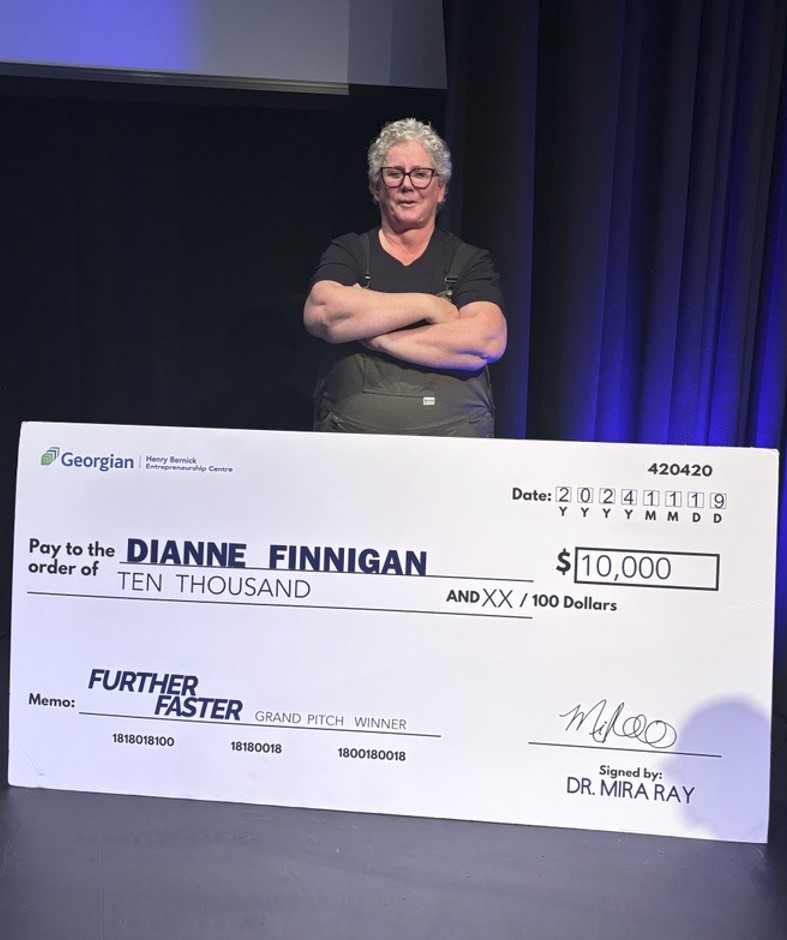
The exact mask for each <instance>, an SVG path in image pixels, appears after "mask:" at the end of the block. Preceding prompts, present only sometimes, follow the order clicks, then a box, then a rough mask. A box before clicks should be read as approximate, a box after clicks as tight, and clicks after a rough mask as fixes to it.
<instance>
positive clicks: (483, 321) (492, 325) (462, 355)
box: [366, 304, 506, 371]
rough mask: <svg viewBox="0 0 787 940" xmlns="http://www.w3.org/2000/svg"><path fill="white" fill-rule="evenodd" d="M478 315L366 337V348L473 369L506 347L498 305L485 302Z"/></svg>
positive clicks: (447, 366)
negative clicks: (367, 338)
mask: <svg viewBox="0 0 787 940" xmlns="http://www.w3.org/2000/svg"><path fill="white" fill-rule="evenodd" d="M483 308H484V309H483V310H482V311H481V312H479V313H478V314H477V315H469V316H464V317H460V318H459V319H457V320H452V321H450V322H448V323H435V324H426V325H424V326H418V327H414V328H413V329H403V330H396V331H393V332H390V333H385V334H383V335H381V336H376V337H373V338H371V339H369V340H367V342H366V345H367V346H368V348H369V349H373V350H376V351H377V352H384V353H386V354H387V355H389V356H393V357H394V358H396V359H401V360H402V361H404V362H411V363H414V364H416V365H421V366H426V367H427V368H432V369H458V370H462V371H476V370H478V369H482V368H483V367H484V366H485V365H487V364H488V363H491V362H496V361H497V360H498V359H499V358H500V357H501V356H502V355H503V352H504V351H505V347H506V325H505V320H504V318H503V315H502V313H501V312H500V309H499V308H498V307H497V306H495V305H493V304H484V305H483Z"/></svg>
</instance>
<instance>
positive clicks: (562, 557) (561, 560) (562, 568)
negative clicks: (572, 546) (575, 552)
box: [555, 548, 571, 574]
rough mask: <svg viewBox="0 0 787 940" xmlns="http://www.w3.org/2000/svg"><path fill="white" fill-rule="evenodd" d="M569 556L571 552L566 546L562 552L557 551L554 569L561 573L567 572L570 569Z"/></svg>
mask: <svg viewBox="0 0 787 940" xmlns="http://www.w3.org/2000/svg"><path fill="white" fill-rule="evenodd" d="M570 558H571V552H569V550H568V549H567V548H564V549H563V551H562V552H559V553H558V556H557V564H556V565H555V568H556V570H557V571H559V572H560V573H561V574H568V573H569V571H570V570H571V562H570V561H569V559H570Z"/></svg>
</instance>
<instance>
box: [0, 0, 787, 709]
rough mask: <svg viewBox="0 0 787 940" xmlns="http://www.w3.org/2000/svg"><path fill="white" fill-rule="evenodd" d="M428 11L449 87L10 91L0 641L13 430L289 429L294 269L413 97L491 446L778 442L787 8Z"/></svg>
mask: <svg viewBox="0 0 787 940" xmlns="http://www.w3.org/2000/svg"><path fill="white" fill-rule="evenodd" d="M445 11H446V27H447V47H448V64H449V88H448V94H447V96H445V97H444V96H442V95H441V94H439V93H435V92H427V91H422V92H418V91H413V90H400V91H399V92H392V91H386V92H382V91H377V90H374V89H360V88H356V89H353V90H352V94H351V95H350V96H349V97H348V98H346V99H338V98H328V97H327V96H304V95H294V94H292V95H282V94H280V95H272V94H265V93H262V92H259V93H253V92H240V91H236V92H230V91H223V92H219V91H215V90H213V91H211V90H207V89H203V90H195V89H189V90H177V89H172V88H155V87H148V86H145V87H140V86H137V87H133V86H128V85H113V84H110V83H88V82H84V81H82V82H76V81H72V82H68V81H62V80H54V79H52V80H44V79H18V78H15V79H11V78H5V79H0V317H2V325H3V341H2V347H0V348H1V349H2V351H1V352H0V368H1V369H2V373H1V374H0V395H1V398H0V407H2V423H1V426H0V434H1V435H2V437H1V438H0V522H2V527H3V528H2V539H1V540H0V572H2V575H1V576H2V578H3V581H2V586H3V594H4V598H5V599H6V600H5V602H4V604H3V608H2V613H1V614H0V617H2V620H0V633H2V632H4V631H6V630H7V615H8V603H7V597H8V581H9V578H8V572H9V569H10V552H11V548H10V547H11V521H12V505H13V479H14V461H15V448H16V442H17V437H18V430H19V423H20V421H22V420H50V421H52V420H54V421H57V420H64V421H91V422H110V423H139V424H171V425H203V426H228V427H255V428H291V429H305V428H307V427H308V426H309V421H310V393H311V386H312V383H313V378H314V366H315V349H314V345H313V343H312V342H310V341H309V339H308V337H306V335H305V334H304V332H303V330H302V328H301V325H300V310H301V305H302V302H303V298H304V294H305V290H306V284H307V282H308V279H309V275H310V272H311V270H312V268H313V266H314V264H315V263H316V260H317V258H318V257H319V254H320V252H321V250H322V248H323V247H324V246H325V244H326V243H327V241H328V240H329V239H330V237H332V236H333V235H335V234H339V233H341V232H344V231H348V230H361V229H363V228H364V227H367V226H369V225H371V224H372V223H373V222H374V219H375V213H374V210H373V207H372V205H371V202H370V199H369V196H368V193H367V191H366V187H365V176H364V158H365V149H366V146H367V144H368V141H369V140H370V139H371V138H372V137H373V136H374V135H375V133H376V131H377V130H378V129H379V127H380V125H381V124H382V123H383V122H384V121H385V120H389V119H393V118H396V117H401V116H404V115H407V114H414V115H416V116H418V117H420V118H422V119H426V120H431V121H432V122H433V123H434V124H435V126H436V127H437V129H438V130H441V131H443V132H444V133H445V134H446V135H447V136H448V138H449V142H450V143H451V145H452V149H453V152H454V157H455V163H456V169H457V172H456V175H455V178H454V181H453V183H452V186H451V193H450V195H449V202H448V205H447V207H446V209H445V210H444V212H443V217H442V224H444V225H446V227H449V228H451V229H453V230H454V231H456V232H457V233H459V234H461V235H463V237H465V238H466V239H467V240H468V241H471V242H473V243H475V244H481V245H484V246H485V247H488V248H490V250H491V251H492V254H493V257H494V258H495V260H496V262H497V265H498V267H499V268H500V270H501V272H502V274H503V278H504V284H505V288H506V293H507V300H508V316H509V327H510V341H509V349H508V352H507V353H506V355H505V357H504V358H503V359H502V360H501V362H500V363H498V364H497V366H496V367H495V369H494V381H495V386H496V398H497V402H498V428H499V433H500V434H501V435H502V436H507V437H525V436H527V437H533V438H554V439H570V440H603V441H648V442H656V443H668V442H669V443H687V444H688V443H696V444H714V445H751V446H766V447H778V448H779V449H783V447H784V444H785V441H784V437H785V421H784V417H785V390H786V389H787V146H786V141H785V137H786V134H785V124H786V122H785V107H786V106H787V72H786V71H785V44H786V41H787V40H786V39H785V36H786V35H787V0H522V2H520V3H516V4H512V3H508V2H502V0H486V2H484V3H480V2H476V0H446V3H445ZM779 556H780V578H779V588H778V598H777V659H776V673H777V681H778V683H779V685H778V691H777V696H780V697H781V699H782V702H783V701H784V698H785V696H787V690H785V688H784V685H785V677H787V534H785V527H784V526H782V535H781V538H780V545H779Z"/></svg>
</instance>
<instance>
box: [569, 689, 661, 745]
mask: <svg viewBox="0 0 787 940" xmlns="http://www.w3.org/2000/svg"><path fill="white" fill-rule="evenodd" d="M560 717H561V718H567V719H568V721H567V722H566V727H565V730H566V731H584V732H585V733H587V734H589V735H590V737H591V738H592V739H593V740H594V741H596V742H597V743H599V744H605V743H607V742H608V741H609V739H610V738H611V737H616V738H625V739H626V740H629V741H639V742H640V743H641V744H646V745H647V746H648V747H652V748H653V749H654V750H667V749H669V748H671V747H672V746H673V745H674V744H675V742H676V741H677V740H678V732H677V731H676V730H675V728H674V727H673V726H672V725H671V724H670V723H669V722H667V721H664V720H663V719H661V718H653V719H650V718H648V717H647V716H646V715H643V714H641V713H638V714H635V713H633V712H631V713H629V714H628V715H627V714H626V703H625V702H620V704H618V705H616V706H615V707H614V708H612V707H611V706H610V705H609V702H608V700H607V699H605V698H602V699H600V700H599V701H598V702H596V704H595V705H592V706H591V707H590V708H586V707H584V706H583V705H575V706H574V707H573V708H571V709H569V710H568V711H567V712H561V713H560Z"/></svg>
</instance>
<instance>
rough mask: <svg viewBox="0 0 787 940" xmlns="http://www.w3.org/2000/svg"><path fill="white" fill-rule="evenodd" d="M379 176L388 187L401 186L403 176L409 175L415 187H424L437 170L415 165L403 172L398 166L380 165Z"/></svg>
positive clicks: (435, 174)
mask: <svg viewBox="0 0 787 940" xmlns="http://www.w3.org/2000/svg"><path fill="white" fill-rule="evenodd" d="M380 176H381V177H382V181H383V183H385V185H386V186H387V187H388V188H389V189H395V188H396V187H397V186H401V185H402V183H403V182H404V178H405V176H409V177H410V182H411V183H412V185H413V186H414V187H415V188H416V189H426V187H427V186H428V185H429V184H430V183H431V182H432V179H433V177H435V176H437V170H433V169H432V168H431V167H426V166H416V167H413V169H412V170H410V171H409V173H405V171H404V170H403V169H402V168H401V167H400V166H382V167H380Z"/></svg>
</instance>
